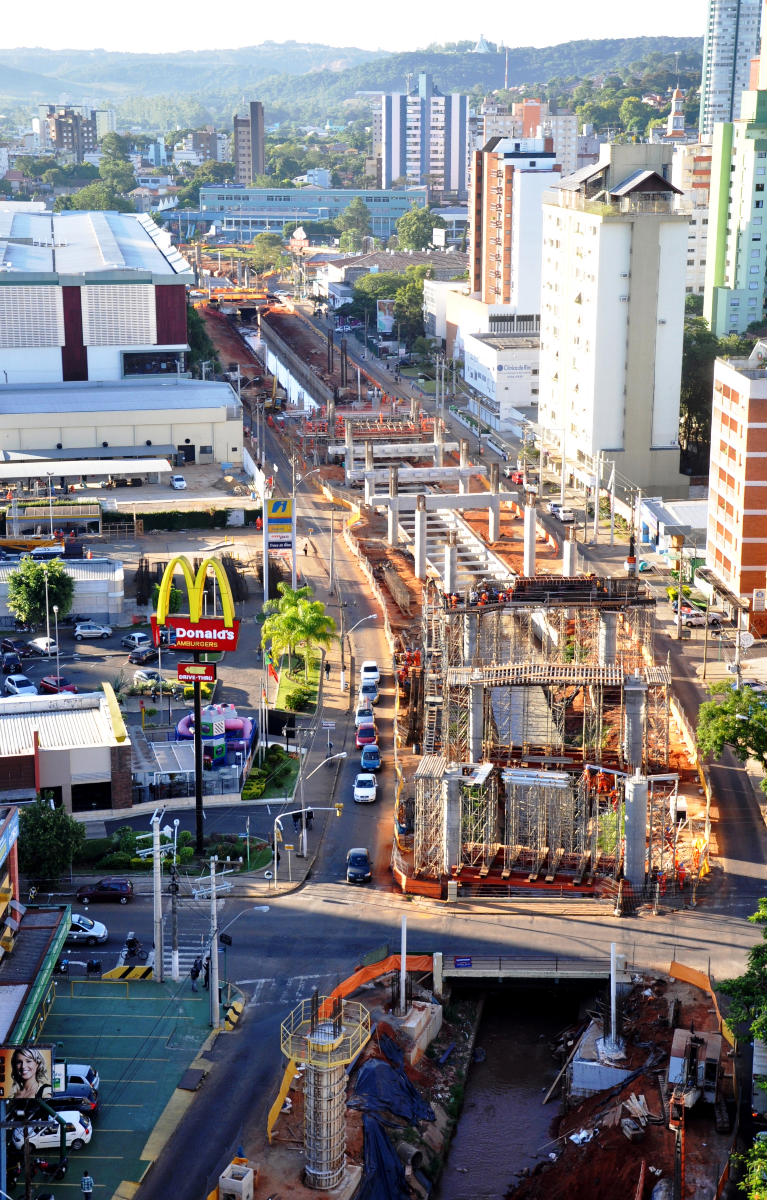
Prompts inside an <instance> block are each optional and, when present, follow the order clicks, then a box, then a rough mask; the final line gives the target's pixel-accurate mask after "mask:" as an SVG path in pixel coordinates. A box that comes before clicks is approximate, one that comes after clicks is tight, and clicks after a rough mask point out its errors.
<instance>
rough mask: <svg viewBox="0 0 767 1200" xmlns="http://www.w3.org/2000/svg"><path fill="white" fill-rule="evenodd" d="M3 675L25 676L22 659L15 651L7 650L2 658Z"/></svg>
mask: <svg viewBox="0 0 767 1200" xmlns="http://www.w3.org/2000/svg"><path fill="white" fill-rule="evenodd" d="M2 667H3V675H23V673H24V668H23V667H22V665H21V658H20V656H19V655H18V654H17V653H16V651H15V650H6V651H5V653H4V654H3V657H2Z"/></svg>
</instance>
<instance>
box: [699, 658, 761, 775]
mask: <svg viewBox="0 0 767 1200" xmlns="http://www.w3.org/2000/svg"><path fill="white" fill-rule="evenodd" d="M711 693H712V695H713V696H714V699H713V700H706V701H704V703H703V704H701V706H700V709H699V711H698V745H699V746H700V748H701V750H702V751H703V753H704V754H710V755H713V756H714V757H715V758H718V757H719V756H720V755H721V753H722V751H723V749H724V747H725V746H730V747H731V749H732V752H733V754H734V755H735V756H736V758H739V759H740V761H741V762H745V761H746V760H747V759H749V758H755V759H756V760H757V761H758V762H760V763H761V765H762V771H763V772H766V773H767V704H765V702H764V699H763V697H762V696H759V695H757V694H756V692H754V691H753V689H752V688H750V687H741V688H740V689H739V690H737V691H736V689H735V688H734V687H732V686H731V685H730V684H729V683H727V682H726V681H723V682H722V683H715V684H713V685H712V687H711ZM761 787H762V790H763V791H767V779H764V778H763V779H762V783H761Z"/></svg>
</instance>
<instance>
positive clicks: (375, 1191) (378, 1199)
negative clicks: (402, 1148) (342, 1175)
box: [356, 1113, 410, 1200]
mask: <svg viewBox="0 0 767 1200" xmlns="http://www.w3.org/2000/svg"><path fill="white" fill-rule="evenodd" d="M362 1124H363V1129H364V1131H365V1167H364V1171H363V1175H362V1182H361V1183H360V1187H359V1191H358V1192H357V1196H356V1200H408V1198H409V1197H410V1189H409V1187H408V1186H407V1181H406V1180H405V1170H404V1167H403V1165H402V1163H401V1162H400V1160H399V1157H398V1155H397V1152H396V1150H395V1149H394V1147H393V1146H392V1144H391V1142H390V1141H389V1138H388V1137H387V1135H386V1130H385V1129H384V1128H383V1126H382V1125H381V1124H380V1123H379V1122H378V1120H377V1119H376V1118H375V1117H373V1116H371V1115H369V1114H368V1113H365V1116H364V1117H363V1118H362Z"/></svg>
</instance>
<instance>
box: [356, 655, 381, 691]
mask: <svg viewBox="0 0 767 1200" xmlns="http://www.w3.org/2000/svg"><path fill="white" fill-rule="evenodd" d="M380 679H381V672H380V671H379V670H378V663H377V662H376V660H375V659H374V658H367V659H365V661H364V663H363V664H362V666H361V667H360V686H362V684H363V683H368V682H370V681H371V680H372V682H373V683H378V682H379V681H380Z"/></svg>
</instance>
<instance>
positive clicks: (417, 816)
mask: <svg viewBox="0 0 767 1200" xmlns="http://www.w3.org/2000/svg"><path fill="white" fill-rule="evenodd" d="M446 770H447V762H446V761H445V759H444V758H442V757H441V756H440V755H438V754H430V755H427V756H424V757H423V758H422V759H421V761H420V762H419V764H418V768H417V770H416V773H415V808H414V813H413V864H414V867H415V871H416V874H418V875H427V876H430V877H431V878H434V879H439V877H440V876H441V875H445V874H447V871H446V864H445V846H444V832H445V830H444V827H445V817H444V804H443V799H442V797H443V792H444V788H443V783H442V781H443V777H444V775H445V771H446Z"/></svg>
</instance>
